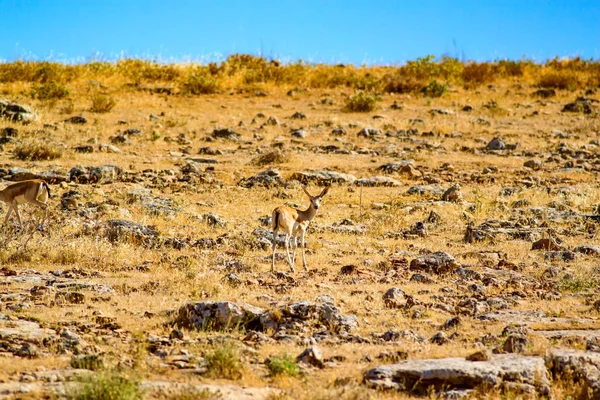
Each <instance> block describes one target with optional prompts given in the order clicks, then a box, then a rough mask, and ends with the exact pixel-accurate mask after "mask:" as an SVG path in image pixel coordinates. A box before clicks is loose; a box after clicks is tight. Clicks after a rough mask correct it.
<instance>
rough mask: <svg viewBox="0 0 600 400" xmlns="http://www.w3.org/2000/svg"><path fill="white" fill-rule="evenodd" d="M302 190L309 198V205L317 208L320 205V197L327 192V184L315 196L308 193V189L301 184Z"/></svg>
mask: <svg viewBox="0 0 600 400" xmlns="http://www.w3.org/2000/svg"><path fill="white" fill-rule="evenodd" d="M302 190H304V193H306V195H307V196H308V198H309V199H310V205H311V206H312V207H313V208H314V209H315V210H318V209H319V207H321V199H323V196H325V195H326V194H327V192H328V191H329V186H328V187H326V188H324V189H323V190H322V191H321V193H319V194H318V195H316V196H313V195H311V194H310V193H308V190H307V189H306V186H302Z"/></svg>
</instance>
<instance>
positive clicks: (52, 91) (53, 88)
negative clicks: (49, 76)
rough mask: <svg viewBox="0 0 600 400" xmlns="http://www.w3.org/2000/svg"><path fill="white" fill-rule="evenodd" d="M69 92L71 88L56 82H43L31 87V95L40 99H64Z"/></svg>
mask: <svg viewBox="0 0 600 400" xmlns="http://www.w3.org/2000/svg"><path fill="white" fill-rule="evenodd" d="M69 94H71V92H70V90H69V88H67V87H66V86H64V85H61V84H59V83H56V82H48V83H42V84H40V85H35V86H33V87H32V88H31V97H32V98H34V99H38V100H56V99H64V98H65V97H68V96H69Z"/></svg>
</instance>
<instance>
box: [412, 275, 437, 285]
mask: <svg viewBox="0 0 600 400" xmlns="http://www.w3.org/2000/svg"><path fill="white" fill-rule="evenodd" d="M409 280H410V281H411V282H418V283H435V280H434V279H433V278H432V277H431V276H430V275H428V274H418V273H417V274H413V275H412V276H411V277H410V279H409Z"/></svg>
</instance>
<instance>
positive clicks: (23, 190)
mask: <svg viewBox="0 0 600 400" xmlns="http://www.w3.org/2000/svg"><path fill="white" fill-rule="evenodd" d="M49 197H50V187H49V186H48V184H47V183H46V182H44V181H42V180H40V179H31V180H28V181H21V182H17V183H14V184H12V185H9V186H7V187H6V188H4V190H1V191H0V200H2V201H3V202H5V203H6V204H8V212H7V213H6V218H5V219H4V224H6V222H7V221H8V218H9V217H10V214H11V213H12V212H13V210H14V212H15V214H17V219H18V220H19V225H21V226H22V223H21V216H20V215H19V208H18V207H19V204H23V203H30V204H35V205H36V206H38V207H41V208H42V209H43V210H44V219H43V220H42V224H41V225H42V226H43V225H44V221H46V213H47V211H48V210H47V208H48V206H47V205H46V201H47V200H48V198H49Z"/></svg>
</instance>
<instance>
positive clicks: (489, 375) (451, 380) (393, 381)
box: [364, 354, 550, 395]
mask: <svg viewBox="0 0 600 400" xmlns="http://www.w3.org/2000/svg"><path fill="white" fill-rule="evenodd" d="M364 379H365V382H366V383H367V384H368V385H369V386H371V387H374V388H382V389H384V388H387V389H396V390H400V391H415V392H418V393H427V391H428V390H430V388H432V387H433V388H434V389H435V390H438V391H439V390H444V391H446V390H452V389H460V390H465V389H473V388H476V387H478V386H480V385H486V386H487V387H493V388H502V387H503V386H504V387H512V388H514V387H515V386H516V387H519V388H520V389H521V390H523V391H525V392H531V391H532V389H534V390H535V391H536V392H538V393H539V394H542V395H547V394H549V393H550V381H549V377H548V372H547V371H546V367H545V364H544V359H543V358H541V357H525V356H520V355H516V354H505V355H494V356H492V358H491V359H490V360H489V361H467V360H465V359H464V358H442V359H426V360H409V361H402V362H400V363H397V364H393V365H382V366H379V367H375V368H373V369H370V370H368V371H367V372H365V374H364Z"/></svg>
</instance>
